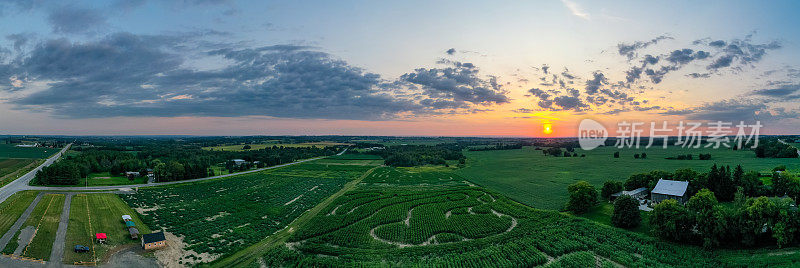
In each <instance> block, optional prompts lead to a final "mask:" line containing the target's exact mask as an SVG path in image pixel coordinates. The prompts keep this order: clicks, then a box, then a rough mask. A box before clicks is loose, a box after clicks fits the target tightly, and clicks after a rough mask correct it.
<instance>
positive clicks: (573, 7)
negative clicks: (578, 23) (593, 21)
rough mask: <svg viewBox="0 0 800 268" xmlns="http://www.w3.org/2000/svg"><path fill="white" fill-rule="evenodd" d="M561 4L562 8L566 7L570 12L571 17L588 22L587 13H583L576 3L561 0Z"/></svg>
mask: <svg viewBox="0 0 800 268" xmlns="http://www.w3.org/2000/svg"><path fill="white" fill-rule="evenodd" d="M561 2H562V3H564V6H566V7H567V8H568V9H569V11H570V12H572V15H575V16H578V17H580V18H581V19H585V20H589V13H586V11H583V8H581V6H580V5H579V4H578V3H575V2H572V1H570V0H561Z"/></svg>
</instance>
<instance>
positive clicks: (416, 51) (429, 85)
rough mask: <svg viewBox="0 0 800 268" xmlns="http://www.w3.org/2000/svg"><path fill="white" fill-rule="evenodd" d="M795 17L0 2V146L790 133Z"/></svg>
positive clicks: (797, 58)
mask: <svg viewBox="0 0 800 268" xmlns="http://www.w3.org/2000/svg"><path fill="white" fill-rule="evenodd" d="M797 10H800V2H797V1H767V2H764V1H704V2H702V3H698V2H696V1H663V2H654V1H577V0H552V1H232V0H231V1H226V0H194V1H191V0H183V1H151V0H127V1H70V2H69V3H66V2H64V1H49V0H32V1H22V0H0V25H2V27H0V135H3V134H30V135H35V134H48V135H136V134H145V135H153V134H163V135H329V134H333V135H403V136H519V137H545V136H556V137H561V136H576V134H577V131H578V124H579V122H580V121H581V120H583V119H586V118H589V119H594V120H597V121H599V122H601V123H602V124H603V125H604V126H605V127H606V128H608V129H611V130H612V132H613V130H614V129H616V128H618V126H619V124H620V122H644V123H645V125H649V124H650V122H659V124H660V122H663V121H667V122H668V124H669V125H670V126H674V125H677V124H679V122H680V121H687V122H701V123H704V124H708V123H709V122H718V121H721V122H731V123H732V125H736V124H738V123H739V122H745V123H746V124H754V123H755V122H756V121H758V122H760V123H761V124H762V125H763V126H764V127H763V129H762V130H761V133H762V134H800V28H798V27H796V25H800V17H798V16H796V15H795V13H796V11H797ZM545 125H547V126H552V130H553V132H552V133H545V132H544V131H543V129H544V126H545ZM673 134H674V133H673ZM645 135H647V134H646V133H645Z"/></svg>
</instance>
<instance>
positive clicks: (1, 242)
mask: <svg viewBox="0 0 800 268" xmlns="http://www.w3.org/2000/svg"><path fill="white" fill-rule="evenodd" d="M43 196H44V193H39V194H38V195H36V198H34V199H33V202H31V205H30V206H28V209H26V210H25V212H24V213H22V215H21V216H19V219H17V222H15V223H14V225H12V226H11V229H8V232H6V233H5V234H4V235H3V237H2V238H0V249H2V248H6V246H7V245H8V242H11V238H13V237H14V234H16V233H17V231H19V228H21V227H22V224H24V223H25V221H27V220H28V217H30V216H31V213H32V212H33V209H34V208H35V207H36V205H37V204H39V201H40V200H42V197H43Z"/></svg>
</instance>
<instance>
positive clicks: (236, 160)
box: [231, 159, 247, 166]
mask: <svg viewBox="0 0 800 268" xmlns="http://www.w3.org/2000/svg"><path fill="white" fill-rule="evenodd" d="M231 161H233V163H234V164H236V165H237V166H238V165H242V164H244V163H247V161H244V159H233V160H231Z"/></svg>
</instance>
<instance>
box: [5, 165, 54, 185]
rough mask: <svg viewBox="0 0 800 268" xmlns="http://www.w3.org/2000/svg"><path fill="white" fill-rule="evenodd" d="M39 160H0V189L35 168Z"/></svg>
mask: <svg viewBox="0 0 800 268" xmlns="http://www.w3.org/2000/svg"><path fill="white" fill-rule="evenodd" d="M42 161H44V160H41V159H20V158H14V159H0V187H2V186H5V185H6V184H8V183H10V182H12V181H14V180H16V179H18V178H19V177H21V176H22V175H25V173H28V172H29V171H31V170H33V169H34V168H36V167H37V166H38V165H39V164H40V163H41V162H42Z"/></svg>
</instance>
